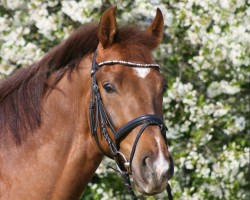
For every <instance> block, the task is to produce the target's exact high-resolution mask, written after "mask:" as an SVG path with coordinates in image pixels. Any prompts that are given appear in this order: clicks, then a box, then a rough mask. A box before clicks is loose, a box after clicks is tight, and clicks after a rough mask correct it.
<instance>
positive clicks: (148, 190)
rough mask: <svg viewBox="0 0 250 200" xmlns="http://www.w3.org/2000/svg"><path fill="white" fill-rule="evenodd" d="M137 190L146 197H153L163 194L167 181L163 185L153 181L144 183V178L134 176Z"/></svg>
mask: <svg viewBox="0 0 250 200" xmlns="http://www.w3.org/2000/svg"><path fill="white" fill-rule="evenodd" d="M132 177H133V181H134V185H135V188H136V190H137V191H138V192H139V193H140V194H142V195H145V196H153V195H157V194H159V193H162V192H163V191H164V190H165V189H166V187H167V180H166V181H164V182H162V183H160V184H159V183H155V182H154V181H152V180H149V181H147V182H146V181H144V180H143V178H142V177H138V176H132Z"/></svg>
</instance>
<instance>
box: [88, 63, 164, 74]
mask: <svg viewBox="0 0 250 200" xmlns="http://www.w3.org/2000/svg"><path fill="white" fill-rule="evenodd" d="M115 64H120V65H126V66H128V67H141V68H155V69H157V70H159V69H160V65H158V64H143V63H135V62H128V61H123V60H108V61H104V62H100V63H99V64H97V65H96V68H95V70H92V71H91V76H93V75H94V74H95V73H96V71H97V70H98V69H100V68H101V67H102V66H103V65H115Z"/></svg>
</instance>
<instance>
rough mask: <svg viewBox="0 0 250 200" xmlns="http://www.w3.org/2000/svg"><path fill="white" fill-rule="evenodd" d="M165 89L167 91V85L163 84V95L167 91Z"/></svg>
mask: <svg viewBox="0 0 250 200" xmlns="http://www.w3.org/2000/svg"><path fill="white" fill-rule="evenodd" d="M167 89H168V85H167V84H165V85H164V86H163V90H162V93H163V94H164V93H165V92H166V91H167Z"/></svg>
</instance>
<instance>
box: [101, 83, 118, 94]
mask: <svg viewBox="0 0 250 200" xmlns="http://www.w3.org/2000/svg"><path fill="white" fill-rule="evenodd" d="M103 88H104V90H105V91H106V92H107V93H112V92H114V91H115V90H114V87H113V85H112V84H111V83H104V84H103Z"/></svg>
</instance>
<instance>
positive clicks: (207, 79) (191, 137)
mask: <svg viewBox="0 0 250 200" xmlns="http://www.w3.org/2000/svg"><path fill="white" fill-rule="evenodd" d="M115 4H116V5H117V6H118V9H119V10H118V13H117V14H118V22H119V24H128V23H136V24H138V23H139V24H140V25H141V26H142V27H146V26H147V25H148V24H149V21H150V20H151V19H152V18H153V16H154V14H155V12H153V11H154V10H155V8H156V7H160V9H161V10H162V12H163V14H164V17H165V35H164V39H163V42H162V44H161V46H160V47H159V48H158V50H157V51H156V52H155V57H156V61H157V62H158V63H159V64H161V66H162V71H163V73H164V75H165V77H166V78H167V79H168V83H169V88H168V91H167V93H166V94H165V97H164V114H165V120H166V124H167V126H168V127H169V132H168V133H167V137H168V140H169V144H170V150H171V152H172V154H173V157H174V160H175V176H174V178H173V179H172V180H171V181H170V184H171V186H172V189H173V194H174V196H175V198H176V199H184V200H186V199H187V200H188V199H192V200H193V199H211V200H213V199H227V200H234V199H243V200H244V199H245V200H247V199H250V189H249V188H250V178H249V177H250V170H249V159H250V155H249V151H250V150H249V147H250V136H249V135H250V132H249V130H250V121H249V118H250V112H249V111H250V105H249V102H250V97H249V94H250V87H249V86H250V2H249V1H248V0H235V1H230V0H203V1H199V0H184V1H173V0H151V1H142V0H136V1H118V0H105V1H101V0H97V1H94V0H78V1H74V0H71V1H66V0H64V1H59V0H51V1H41V0H29V1H28V0H12V1H7V0H0V55H1V56H0V78H3V77H4V76H8V75H10V74H11V73H13V72H14V71H15V70H16V69H17V68H18V67H27V66H28V65H29V64H31V63H33V62H34V61H36V60H38V59H39V58H40V57H41V56H42V55H43V54H44V52H47V51H48V50H49V49H50V48H51V47H53V46H54V45H56V44H58V43H59V42H60V41H61V40H63V39H65V38H66V37H67V36H68V35H69V34H70V32H71V31H72V30H73V29H74V28H76V27H78V26H79V25H80V24H82V23H87V22H90V21H96V20H98V19H99V17H100V15H101V13H102V12H103V11H104V10H105V9H106V8H107V7H110V6H111V5H115ZM106 162H109V161H107V160H104V164H103V165H101V166H100V168H99V170H98V175H97V176H96V177H95V179H94V180H93V182H91V183H90V184H89V186H88V187H87V189H86V191H85V193H84V194H83V197H82V199H112V198H114V199H126V198H129V197H128V196H127V193H126V191H124V186H123V183H122V180H121V178H119V177H118V176H117V174H116V173H114V172H112V171H109V170H106V168H105V167H104V166H107V163H106ZM164 195H165V196H166V194H165V193H164V194H162V195H161V196H158V197H156V198H158V199H164ZM148 199H155V198H154V197H149V198H148Z"/></svg>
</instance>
